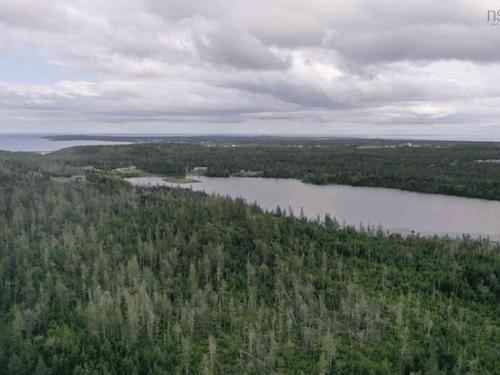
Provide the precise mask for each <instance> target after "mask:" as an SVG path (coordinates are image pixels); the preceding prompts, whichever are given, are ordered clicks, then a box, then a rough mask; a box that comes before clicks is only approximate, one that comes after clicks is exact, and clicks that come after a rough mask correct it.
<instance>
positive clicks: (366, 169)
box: [46, 138, 500, 200]
mask: <svg viewBox="0 0 500 375" xmlns="http://www.w3.org/2000/svg"><path fill="white" fill-rule="evenodd" d="M210 140H211V143H208V144H207V142H208V141H210ZM227 142H228V141H227V140H224V139H217V138H215V139H211V138H209V139H207V140H203V139H202V140H200V139H197V138H194V139H191V140H184V143H148V144H133V145H123V146H115V147H108V146H100V147H93V148H89V147H75V148H71V149H66V150H62V151H59V152H57V153H54V154H53V155H49V156H48V157H47V158H46V159H47V160H53V161H61V160H62V161H64V162H65V163H69V165H73V166H84V165H94V166H97V167H100V168H104V169H111V168H117V167H127V166H130V165H137V166H138V167H139V168H141V169H142V170H145V171H147V172H150V173H154V174H161V175H170V176H180V175H184V174H185V172H186V171H187V172H189V171H190V170H192V169H193V168H195V167H200V166H201V167H207V168H208V171H207V175H209V176H213V177H226V176H230V175H233V176H250V177H252V176H264V177H284V178H298V179H300V180H303V181H305V182H310V183H315V184H328V183H337V184H346V185H356V186H380V187H390V188H399V189H403V190H410V191H419V192H425V193H436V194H448V195H459V196H466V197H476V198H484V199H496V200H500V168H499V165H500V164H498V163H496V162H494V161H500V144H498V143H470V142H413V143H412V144H411V147H409V146H408V144H407V143H403V142H402V141H377V140H314V139H313V140H307V139H291V140H286V139H270V140H267V141H262V140H261V139H255V138H249V139H246V140H245V139H243V140H241V139H234V140H229V142H231V143H227ZM233 142H234V144H233ZM233 146H234V147H233ZM65 165H68V164H65Z"/></svg>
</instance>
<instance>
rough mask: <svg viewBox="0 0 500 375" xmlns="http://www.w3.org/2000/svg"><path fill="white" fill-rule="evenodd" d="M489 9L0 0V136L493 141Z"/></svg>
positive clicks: (499, 131) (497, 31) (497, 128)
mask: <svg viewBox="0 0 500 375" xmlns="http://www.w3.org/2000/svg"><path fill="white" fill-rule="evenodd" d="M489 10H494V11H496V10H500V3H498V2H497V1H489V0H484V1H478V0H453V1H451V0H439V1H435V0H433V1H431V0H408V1H404V2H402V1H396V0H393V1H388V0H252V1H249V0H231V1H229V0H226V1H221V0H211V1H206V0H198V1H195V0H182V1H178V0H175V1H174V0H106V1H102V0H72V1H67V0H64V1H60V0H22V1H20V0H0V133H30V132H33V133H166V134H200V133H201V134H210V133H223V134H282V135H292V134H293V135H332V136H346V135H347V136H364V137H369V136H377V137H383V136H401V137H408V136H415V137H436V138H460V139H469V138H470V139H500V17H498V20H499V22H498V24H497V22H495V20H494V19H492V18H491V14H490V19H489V20H488V17H487V16H488V11H489ZM498 15H499V16H500V12H499V13H498Z"/></svg>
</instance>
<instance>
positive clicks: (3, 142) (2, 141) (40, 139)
mask: <svg viewBox="0 0 500 375" xmlns="http://www.w3.org/2000/svg"><path fill="white" fill-rule="evenodd" d="M126 143H129V142H109V141H52V140H50V139H48V138H45V135H37V134H0V150H5V151H26V152H42V153H46V152H52V151H57V150H60V149H63V148H66V147H73V146H96V145H115V144H126Z"/></svg>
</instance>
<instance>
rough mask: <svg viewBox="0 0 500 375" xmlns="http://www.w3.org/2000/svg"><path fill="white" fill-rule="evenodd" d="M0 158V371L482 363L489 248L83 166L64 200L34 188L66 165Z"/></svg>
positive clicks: (495, 291)
mask: <svg viewBox="0 0 500 375" xmlns="http://www.w3.org/2000/svg"><path fill="white" fill-rule="evenodd" d="M161 147H163V146H161ZM189 147H191V146H189ZM82 150H83V149H82ZM117 150H119V151H117ZM78 152H82V151H80V150H79V151H78ZM85 152H86V151H85ZM102 152H104V151H102ZM112 152H117V153H120V154H121V152H122V151H121V149H117V148H110V150H105V153H106V154H107V153H112ZM154 152H156V151H154ZM58 157H59V158H60V157H61V156H58ZM0 159H1V160H0V208H1V209H0V290H1V293H0V369H1V370H0V371H1V372H2V373H6V374H33V373H34V374H170V373H177V374H191V373H194V374H197V373H199V374H218V373H223V374H224V373H225V374H233V373H246V374H266V373H287V374H314V373H318V374H329V373H335V374H353V373H359V374H393V373H422V374H423V373H426V374H427V373H428V374H434V373H464V374H465V373H495V371H497V369H498V368H500V359H499V358H500V357H499V355H498V354H499V353H498V351H499V346H498V343H499V342H500V308H499V304H498V301H499V300H500V283H499V280H500V252H499V250H500V249H499V247H498V245H497V244H495V243H491V242H489V241H487V240H472V239H470V238H464V239H462V240H452V239H448V238H421V237H419V236H416V235H415V236H409V237H407V238H403V237H401V236H398V235H390V236H387V235H384V234H383V233H380V232H377V231H372V230H366V231H364V232H360V231H355V230H354V229H353V228H341V227H339V226H338V224H337V223H336V222H335V221H334V220H332V219H330V218H325V220H324V221H322V222H312V221H307V220H305V219H300V218H293V217H285V216H283V215H281V214H276V215H273V214H269V213H264V212H262V211H261V210H260V209H259V208H257V207H256V206H249V205H247V204H245V203H244V202H243V201H241V200H236V201H231V200H228V199H223V198H220V197H212V196H208V195H206V194H202V193H195V192H192V191H189V190H182V189H168V188H150V189H133V188H132V187H130V186H128V185H127V184H124V183H122V182H121V181H120V180H119V179H117V178H116V177H115V176H112V175H110V174H106V173H97V172H93V171H89V172H88V173H87V184H86V185H85V186H84V187H83V188H76V187H75V186H73V185H72V184H69V183H68V184H66V183H64V184H61V183H58V182H57V181H53V180H52V179H51V178H50V177H51V176H52V175H54V171H56V170H70V169H71V168H76V167H75V165H77V164H79V163H80V162H81V163H83V161H79V162H77V161H76V159H74V158H70V160H71V164H73V166H71V165H67V164H65V163H63V164H58V162H55V161H51V162H50V165H49V166H48V165H47V163H48V161H47V159H46V158H42V157H36V156H27V155H24V156H23V155H19V156H15V155H0ZM84 159H85V158H84ZM112 160H113V158H111V159H102V161H101V163H103V164H107V163H114V161H112ZM127 162H128V161H127ZM155 163H156V161H152V162H151V165H155ZM130 164H139V163H138V162H137V161H136V160H134V163H130ZM158 165H160V164H158ZM49 167H50V170H49ZM141 168H142V166H141Z"/></svg>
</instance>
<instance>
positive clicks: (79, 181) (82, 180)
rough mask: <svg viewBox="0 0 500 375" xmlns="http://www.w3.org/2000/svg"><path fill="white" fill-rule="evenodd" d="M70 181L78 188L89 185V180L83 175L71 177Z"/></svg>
mask: <svg viewBox="0 0 500 375" xmlns="http://www.w3.org/2000/svg"><path fill="white" fill-rule="evenodd" d="M70 180H71V183H72V184H74V185H75V186H77V187H83V186H85V184H86V183H87V178H86V177H85V176H83V175H76V176H71V179H70Z"/></svg>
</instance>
